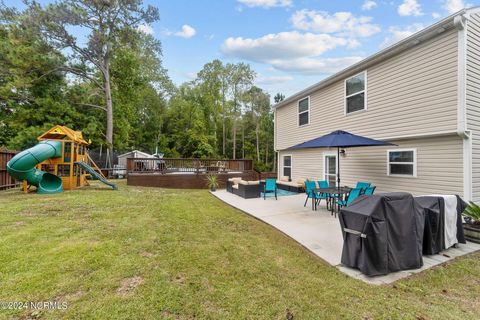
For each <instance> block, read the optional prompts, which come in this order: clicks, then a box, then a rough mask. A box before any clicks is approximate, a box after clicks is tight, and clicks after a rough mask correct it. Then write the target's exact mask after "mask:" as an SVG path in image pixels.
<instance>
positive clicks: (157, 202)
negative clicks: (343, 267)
mask: <svg viewBox="0 0 480 320" xmlns="http://www.w3.org/2000/svg"><path fill="white" fill-rule="evenodd" d="M119 189H120V190H119V191H112V190H109V189H106V188H104V187H103V186H100V185H97V184H94V185H93V186H92V187H86V188H84V189H82V190H77V191H67V192H64V193H62V194H57V195H36V194H28V195H25V194H22V193H21V192H20V191H19V190H10V191H4V192H0V301H58V302H67V304H68V308H67V309H65V310H51V311H40V312H38V311H37V312H33V311H31V310H0V318H12V317H21V318H24V319H28V318H46V319H58V318H69V319H78V318H82V319H83V318H89V319H92V318H96V319H112V318H114V319H135V318H138V319H163V318H165V319H191V318H201V319H205V318H207V319H285V318H286V316H287V313H289V314H293V316H294V319H330V318H331V319H339V318H343V319H397V318H402V319H478V318H479V315H480V259H479V258H480V255H479V254H474V255H470V256H467V257H464V258H460V259H456V260H454V261H453V262H452V263H449V264H447V265H442V266H439V267H437V268H434V269H431V270H429V271H427V272H423V273H421V274H418V275H416V276H414V277H411V278H409V279H405V280H401V281H398V282H396V283H395V284H393V285H388V286H380V287H378V286H371V285H368V284H365V283H363V282H360V281H358V280H354V279H351V278H349V277H347V276H346V275H344V274H343V273H341V272H339V271H337V270H336V269H335V268H333V267H330V266H329V265H327V264H326V263H325V262H323V261H322V260H320V259H319V258H317V257H315V256H313V255H312V254H310V253H309V252H307V251H305V250H304V249H303V248H302V247H301V246H300V245H298V244H297V243H296V242H294V241H293V240H291V239H289V238H287V237H286V236H284V235H283V234H281V233H280V232H278V231H276V230H275V229H273V228H271V227H269V226H268V225H265V224H263V223H261V222H259V221H257V220H255V219H253V218H250V217H249V216H247V215H245V214H242V213H241V212H239V211H237V210H235V209H232V208H231V207H229V206H227V205H225V204H223V203H222V202H220V201H219V200H217V199H216V198H215V197H213V196H212V195H210V194H209V193H208V192H207V191H203V190H202V191H183V190H164V189H155V188H140V187H127V186H126V185H125V183H124V182H120V188H119Z"/></svg>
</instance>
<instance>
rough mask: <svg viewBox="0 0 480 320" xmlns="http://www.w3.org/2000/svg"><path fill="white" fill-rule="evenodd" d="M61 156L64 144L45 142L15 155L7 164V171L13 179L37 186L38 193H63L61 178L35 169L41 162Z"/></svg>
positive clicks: (51, 141)
mask: <svg viewBox="0 0 480 320" xmlns="http://www.w3.org/2000/svg"><path fill="white" fill-rule="evenodd" d="M61 156H62V142H60V141H53V140H45V141H42V142H40V143H38V144H37V145H36V146H34V147H32V148H30V149H27V150H24V151H22V152H20V153H19V154H17V155H15V157H13V158H12V159H11V160H10V161H9V162H8V163H7V171H8V173H9V174H10V175H11V176H12V177H13V178H15V179H17V180H27V182H28V183H29V184H31V185H33V186H36V187H37V192H38V193H42V194H46V193H57V192H62V190H63V187H62V179H61V178H60V177H57V176H56V175H54V174H51V173H48V172H45V171H41V170H38V169H36V168H35V166H36V165H37V164H39V163H40V162H43V161H45V160H47V159H50V158H58V157H61Z"/></svg>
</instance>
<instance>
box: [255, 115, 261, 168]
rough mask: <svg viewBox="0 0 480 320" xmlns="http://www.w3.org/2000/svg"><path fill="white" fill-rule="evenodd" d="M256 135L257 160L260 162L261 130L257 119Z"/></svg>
mask: <svg viewBox="0 0 480 320" xmlns="http://www.w3.org/2000/svg"><path fill="white" fill-rule="evenodd" d="M255 136H256V140H257V141H256V144H257V161H258V162H260V132H259V125H258V120H257V125H256V127H255Z"/></svg>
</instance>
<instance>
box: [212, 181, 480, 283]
mask: <svg viewBox="0 0 480 320" xmlns="http://www.w3.org/2000/svg"><path fill="white" fill-rule="evenodd" d="M212 194H213V195H214V196H216V197H217V198H219V199H220V200H222V201H224V202H225V203H227V204H229V205H231V206H233V207H235V208H237V209H239V210H241V211H243V212H245V213H247V214H249V215H251V216H253V217H255V218H257V219H259V220H262V221H264V222H265V223H268V224H269V225H271V226H273V227H274V228H276V229H278V230H280V231H281V232H283V233H284V234H286V235H288V236H289V237H291V238H292V239H294V240H295V241H297V242H298V243H300V244H301V245H302V246H304V247H305V248H306V249H308V250H309V251H311V252H313V253H314V254H315V255H317V256H318V257H320V258H321V259H323V260H325V261H326V262H327V263H329V264H330V265H332V266H335V267H336V268H337V269H338V270H340V271H341V272H344V273H345V274H347V275H349V276H351V277H353V278H356V279H359V280H362V281H365V282H367V283H370V284H377V285H379V284H388V283H392V282H394V281H396V280H399V279H401V278H405V277H408V276H410V275H412V274H414V273H418V272H421V271H423V270H426V269H429V268H431V267H433V266H436V265H439V264H441V263H443V262H446V261H449V260H451V259H454V258H456V257H459V256H462V255H465V254H468V253H471V252H474V251H477V250H480V244H475V243H471V242H469V243H467V244H459V245H458V248H450V249H448V250H445V251H443V252H442V253H441V254H437V255H433V256H424V257H423V263H424V265H423V267H422V268H420V269H416V270H407V271H399V272H395V273H390V274H388V275H385V276H377V277H368V276H365V275H363V274H362V273H361V272H360V271H358V270H356V269H351V268H347V267H345V266H342V264H341V254H342V246H343V237H342V232H341V229H340V223H339V221H338V219H337V218H335V217H334V216H332V215H331V214H330V212H329V211H327V209H326V208H325V203H323V205H321V206H320V208H319V209H318V210H317V211H312V209H311V202H309V203H308V204H307V206H306V207H304V206H303V204H304V202H305V195H304V194H299V195H292V196H283V197H279V198H278V200H275V198H267V199H266V200H263V198H257V199H243V198H241V197H239V196H237V195H235V194H232V193H229V192H227V191H226V190H218V191H216V192H212Z"/></svg>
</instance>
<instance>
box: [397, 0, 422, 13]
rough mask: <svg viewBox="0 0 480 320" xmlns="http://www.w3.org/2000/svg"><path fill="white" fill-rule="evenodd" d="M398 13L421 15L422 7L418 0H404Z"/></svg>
mask: <svg viewBox="0 0 480 320" xmlns="http://www.w3.org/2000/svg"><path fill="white" fill-rule="evenodd" d="M397 11H398V14H399V15H401V16H421V15H422V14H423V13H422V7H421V6H420V4H419V3H418V2H417V0H404V1H403V3H402V4H401V5H399V6H398V8H397Z"/></svg>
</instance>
